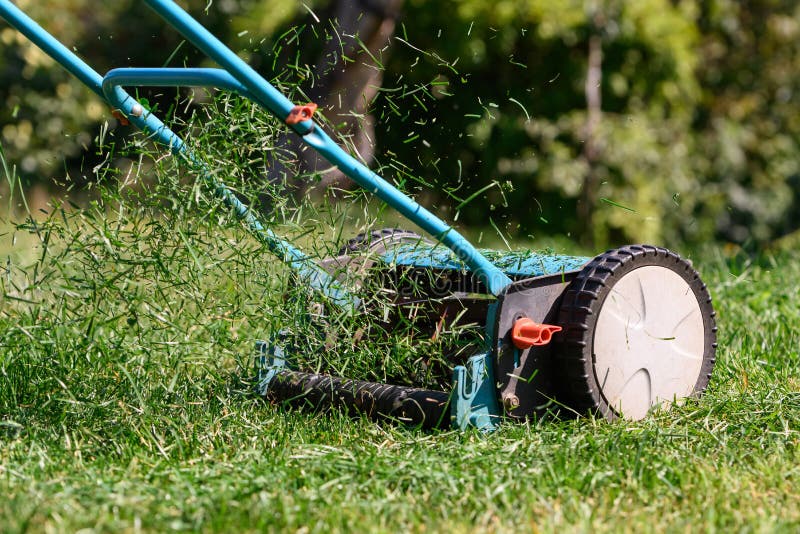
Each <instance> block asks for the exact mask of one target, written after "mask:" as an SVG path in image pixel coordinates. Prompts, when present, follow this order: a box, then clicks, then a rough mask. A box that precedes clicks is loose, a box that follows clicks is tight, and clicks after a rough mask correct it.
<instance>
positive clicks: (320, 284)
mask: <svg viewBox="0 0 800 534" xmlns="http://www.w3.org/2000/svg"><path fill="white" fill-rule="evenodd" d="M0 17H2V18H4V19H5V20H6V21H8V22H9V24H11V26H13V27H14V28H16V29H17V30H19V31H20V32H22V34H23V35H25V36H26V37H27V38H28V39H30V40H31V42H33V43H34V44H36V45H37V46H39V48H41V49H42V50H43V51H44V52H46V53H47V54H48V55H50V56H51V57H53V58H54V59H56V60H57V61H58V62H59V63H60V64H61V65H62V66H63V67H64V68H66V69H67V70H68V71H69V72H70V73H71V74H73V75H75V76H76V77H77V78H78V79H79V80H81V81H82V82H83V83H84V84H85V85H86V86H87V87H89V89H91V90H92V91H94V92H95V93H96V94H97V95H98V96H100V98H103V99H104V100H107V101H108V102H109V103H110V104H112V105H114V106H115V107H117V108H119V110H120V111H121V112H123V113H124V114H125V115H126V116H128V117H129V119H130V121H131V122H132V123H133V124H134V125H136V126H137V127H138V128H140V129H141V130H142V131H144V132H146V133H147V134H149V135H150V136H151V137H152V138H153V139H154V140H155V141H157V142H159V143H161V144H164V145H166V146H167V147H169V148H170V150H171V151H172V153H173V154H175V155H177V156H180V157H181V158H182V159H183V160H185V161H186V162H188V163H189V164H190V165H191V167H192V168H193V169H194V170H196V171H197V172H199V174H200V175H201V177H202V178H203V180H204V181H205V182H206V184H207V185H208V186H209V187H210V188H211V189H212V190H213V191H214V193H215V194H216V195H217V196H218V197H219V198H220V199H221V200H222V201H223V202H224V203H225V204H226V205H227V206H229V207H230V208H232V209H233V211H234V213H236V215H237V216H238V217H240V218H241V219H242V220H243V221H244V223H245V225H246V226H247V227H248V229H249V230H250V231H251V233H253V234H254V236H255V237H256V238H257V239H259V241H261V242H262V243H264V244H265V245H266V246H267V247H268V248H269V249H270V251H271V252H273V253H274V254H276V255H279V256H281V257H282V258H283V259H284V261H286V263H288V264H289V265H290V266H291V267H292V268H293V269H294V270H295V272H297V273H298V275H299V276H300V277H301V278H302V279H303V281H304V282H305V283H306V284H307V285H308V286H310V287H312V288H315V289H317V290H319V291H320V292H321V293H322V294H324V295H326V296H327V297H328V298H329V299H330V300H331V301H332V302H333V303H335V304H336V305H338V306H339V307H340V308H342V309H343V310H344V311H345V312H348V313H352V312H353V311H355V309H357V308H358V306H359V304H360V299H358V298H357V297H356V296H354V295H353V294H352V293H350V292H349V291H347V290H346V289H345V288H344V287H342V286H341V284H339V283H338V282H337V281H336V280H335V279H333V278H332V277H331V276H330V275H329V274H328V273H327V272H326V271H325V270H324V269H322V268H321V267H320V266H319V265H318V264H317V263H316V262H315V261H313V259H311V258H309V257H308V256H306V255H304V254H303V253H302V252H301V251H300V250H298V249H297V248H295V247H294V246H292V245H291V243H289V242H287V241H285V240H282V239H280V238H279V237H278V236H276V235H275V234H274V232H272V231H271V230H270V229H268V228H265V227H264V225H263V224H262V223H261V222H260V221H259V220H258V218H257V217H256V216H255V215H254V214H253V212H252V211H251V210H250V209H249V208H248V207H247V206H246V205H245V204H243V203H242V202H241V201H239V199H238V198H237V197H236V195H235V194H234V193H233V191H231V190H230V189H229V188H228V187H226V186H225V185H224V184H223V183H222V182H220V181H219V180H217V179H216V178H215V177H214V176H213V175H212V174H211V173H210V172H209V171H208V168H207V167H206V166H205V165H204V164H203V163H202V162H201V161H200V160H199V159H198V158H196V157H195V156H194V155H193V154H192V153H191V151H190V150H189V149H188V147H187V146H186V145H185V143H184V142H183V141H182V140H181V138H180V137H178V135H176V134H175V133H174V132H172V131H171V130H170V129H169V128H167V127H166V126H165V125H164V123H162V122H161V121H160V120H159V119H158V118H157V117H156V116H155V115H154V114H152V113H149V112H146V111H144V109H143V108H142V110H141V112H139V111H138V110H136V112H134V109H133V108H134V106H137V105H139V104H138V102H136V100H135V99H134V98H133V97H131V96H130V95H128V94H127V93H126V92H125V91H124V90H123V89H122V88H120V87H119V86H114V85H113V84H114V83H115V82H114V80H116V83H127V82H126V79H127V80H128V81H131V80H136V81H138V80H139V78H137V77H136V76H133V77H131V76H130V74H131V73H130V71H131V70H133V71H136V70H141V69H117V71H112V73H109V76H107V78H109V79H110V81H106V83H105V87H104V79H103V77H102V76H100V74H98V73H97V72H95V71H94V69H92V68H91V67H89V66H88V65H87V64H86V63H85V62H83V61H82V60H81V59H80V58H79V57H78V56H77V55H75V54H74V53H72V52H71V51H70V50H69V49H68V48H66V47H65V46H64V45H62V44H61V43H60V42H59V41H58V40H56V39H55V38H54V37H53V36H52V35H50V34H49V33H47V31H45V30H44V29H43V28H42V27H41V26H39V25H38V24H37V23H36V22H35V21H34V20H33V19H31V18H30V17H28V16H27V15H26V14H25V13H23V12H22V11H21V10H20V9H19V8H17V7H16V6H14V4H12V3H11V2H10V0H0ZM157 70H161V69H145V71H146V72H145V73H143V74H141V76H142V78H143V79H145V80H146V79H148V76H150V78H151V82H152V83H149V84H147V85H156V84H157V85H164V86H170V85H175V84H174V83H167V80H164V79H161V78H160V76H161V75H160V74H157V73H156V72H155V71H157ZM165 70H172V71H177V70H181V71H183V72H180V73H176V72H172V73H170V74H173V75H174V74H177V77H178V80H179V81H180V82H181V83H180V84H179V85H182V84H185V83H189V84H191V85H217V86H220V87H223V88H226V89H231V90H234V91H238V92H242V93H243V94H244V95H245V96H248V97H249V96H250V95H249V93H248V92H247V90H246V88H244V87H242V86H241V84H239V83H238V82H237V81H236V80H235V79H233V78H232V77H231V76H230V75H229V74H227V73H225V72H222V71H220V70H219V69H165ZM173 81H174V80H173ZM206 82H207V83H206ZM107 94H108V95H109V96H107ZM137 115H138V116H137Z"/></svg>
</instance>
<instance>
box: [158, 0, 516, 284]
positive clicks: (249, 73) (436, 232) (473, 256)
mask: <svg viewBox="0 0 800 534" xmlns="http://www.w3.org/2000/svg"><path fill="white" fill-rule="evenodd" d="M144 2H145V3H146V4H147V5H148V6H149V7H150V8H151V9H153V10H154V11H155V12H156V13H158V14H159V15H160V16H161V17H163V18H164V19H165V20H166V21H167V22H168V23H170V24H171V25H172V26H173V27H175V28H176V29H177V30H178V31H179V32H180V33H181V34H182V35H183V36H184V37H186V39H188V40H189V41H190V42H191V43H192V44H194V45H195V46H196V47H197V48H199V49H200V50H201V51H203V52H204V53H205V54H206V55H208V56H209V57H210V58H211V59H213V60H214V61H216V62H217V63H218V64H219V65H220V66H222V67H223V68H224V69H225V70H227V71H228V72H229V73H230V74H231V75H232V76H233V77H234V78H236V80H238V81H239V82H240V83H241V84H242V85H244V86H245V87H246V88H247V89H248V91H250V93H251V94H252V95H254V97H255V99H256V101H257V102H258V103H259V104H261V105H263V106H264V107H266V108H267V109H269V110H270V111H272V112H273V113H274V114H275V115H276V116H277V117H278V118H279V119H281V120H286V117H288V115H289V112H290V111H291V109H292V107H294V106H293V105H292V103H291V102H290V101H289V100H288V99H287V98H286V97H285V96H283V95H282V94H281V93H280V92H279V91H277V90H276V89H275V88H274V87H273V86H272V85H271V84H270V83H269V82H268V81H267V80H265V79H264V78H263V77H261V75H259V74H258V73H257V72H256V71H255V70H253V68H252V67H250V66H249V65H248V64H247V63H245V62H244V61H243V60H242V59H241V58H239V56H237V55H236V54H234V53H233V52H232V51H231V50H230V49H229V48H228V47H227V46H225V45H224V44H223V43H222V42H221V41H219V39H217V38H216V37H215V36H214V35H213V34H211V32H209V31H208V30H207V29H205V28H204V27H203V26H202V25H201V24H200V23H198V22H197V21H196V20H194V19H193V18H192V17H191V16H190V15H189V14H188V13H186V12H185V11H184V10H183V9H181V8H180V7H179V6H178V5H177V4H176V3H175V2H173V1H172V0H144ZM293 128H294V130H295V131H296V132H297V133H299V134H301V135H302V138H303V140H304V141H305V142H306V143H307V144H308V145H310V146H311V147H313V148H315V149H316V150H317V151H318V152H319V153H320V154H321V155H322V156H323V157H324V158H325V159H327V160H328V161H330V162H331V163H333V164H334V165H336V166H337V167H338V168H339V169H340V170H341V171H342V172H343V173H344V174H346V175H347V176H349V177H350V178H352V179H353V180H354V181H355V182H356V183H358V184H359V185H360V186H361V187H363V188H364V189H366V190H367V191H369V192H371V193H373V194H375V195H376V196H377V197H378V198H380V199H381V200H383V201H384V202H386V203H387V204H389V205H390V206H391V207H392V208H394V209H396V210H397V211H399V212H400V213H401V214H403V215H404V216H405V217H407V218H408V219H410V220H411V221H412V222H414V223H415V224H416V225H418V226H419V227H420V228H422V229H423V230H425V231H426V232H428V233H429V234H431V235H432V236H434V237H435V238H436V239H437V240H439V241H441V242H442V243H443V244H444V245H446V246H447V247H448V248H450V249H451V250H452V251H453V253H454V254H455V255H456V256H457V257H458V258H460V259H461V260H462V261H463V262H464V263H466V264H467V265H469V266H470V269H471V270H472V272H474V273H475V274H476V276H478V277H479V278H481V280H482V281H483V282H484V283H485V284H486V286H487V287H488V288H489V291H490V292H491V293H492V294H493V295H499V294H500V293H501V292H502V291H503V290H504V289H505V288H506V287H508V285H510V284H511V279H510V278H509V277H508V276H506V275H505V274H504V273H503V271H502V270H500V269H498V268H497V267H496V266H495V265H494V264H492V262H490V261H489V260H487V259H486V258H485V257H484V256H483V255H482V254H481V253H480V252H479V251H478V250H477V249H476V248H475V247H473V246H472V244H471V243H470V242H469V241H467V240H466V239H465V238H464V237H463V236H462V235H461V234H459V233H458V232H457V231H456V230H454V229H453V228H452V227H451V226H450V225H448V224H447V223H445V222H444V221H442V220H441V219H439V218H438V217H436V216H435V215H434V214H433V213H431V212H430V211H428V210H426V209H425V208H424V207H422V206H421V205H419V204H418V203H417V202H415V201H414V200H412V199H411V198H409V197H408V196H407V195H406V194H405V193H403V192H402V191H400V190H399V189H397V188H396V187H394V186H393V185H391V184H390V183H389V182H387V181H386V180H384V179H383V178H381V177H380V176H378V175H377V174H375V173H374V172H372V171H371V170H369V169H368V168H367V167H366V166H364V165H363V164H362V163H360V162H359V161H357V160H356V159H355V158H353V157H352V156H350V155H349V154H348V153H347V152H345V151H344V150H342V148H341V147H340V146H339V145H337V144H336V143H335V142H334V141H333V140H332V139H331V138H330V137H329V136H328V135H327V134H326V133H325V132H324V131H322V129H321V128H319V127H317V126H315V125H314V123H313V121H311V120H308V121H304V122H301V123H299V124H297V125H295V126H294V127H293Z"/></svg>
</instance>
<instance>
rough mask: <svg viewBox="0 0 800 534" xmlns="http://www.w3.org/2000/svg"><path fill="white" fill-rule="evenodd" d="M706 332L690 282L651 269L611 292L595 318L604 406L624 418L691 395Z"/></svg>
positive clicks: (625, 278)
mask: <svg viewBox="0 0 800 534" xmlns="http://www.w3.org/2000/svg"><path fill="white" fill-rule="evenodd" d="M704 348H705V329H704V325H703V315H702V311H701V309H700V304H699V302H698V300H697V297H696V296H695V294H694V292H693V291H692V288H691V287H690V286H689V283H688V282H687V281H686V280H685V279H684V278H683V277H681V276H680V275H679V274H678V273H676V272H675V271H673V270H672V269H668V268H666V267H661V266H656V265H648V266H644V267H639V268H637V269H634V270H632V271H630V272H628V273H626V274H625V275H623V276H622V277H621V278H620V279H619V280H618V281H617V282H616V283H615V284H614V285H613V287H611V288H610V291H609V293H608V295H607V296H606V298H605V300H604V302H603V304H602V306H601V307H600V310H599V312H598V316H597V323H596V327H595V332H594V343H593V367H594V373H595V380H596V381H597V384H598V386H599V389H600V393H601V395H602V396H603V398H604V399H605V401H606V403H607V404H608V405H609V406H610V407H611V409H612V410H614V411H615V412H616V413H617V415H620V416H622V417H624V418H626V419H642V418H643V417H645V416H646V415H647V413H648V412H649V411H650V409H651V408H653V407H663V406H665V405H667V406H668V405H669V403H671V402H673V401H675V400H679V399H681V398H685V397H687V396H689V395H691V394H692V393H693V391H694V388H695V385H696V384H697V380H698V377H699V375H700V372H701V369H702V366H703V354H704Z"/></svg>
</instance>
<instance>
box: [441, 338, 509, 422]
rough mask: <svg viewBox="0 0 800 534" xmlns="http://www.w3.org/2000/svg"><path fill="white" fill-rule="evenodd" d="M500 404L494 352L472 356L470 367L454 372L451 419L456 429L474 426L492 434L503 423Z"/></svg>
mask: <svg viewBox="0 0 800 534" xmlns="http://www.w3.org/2000/svg"><path fill="white" fill-rule="evenodd" d="M500 416H501V412H500V405H499V404H498V402H497V386H496V385H495V380H494V362H493V361H492V353H491V351H487V352H484V353H481V354H477V355H475V356H472V357H471V358H470V359H469V360H468V362H467V366H466V367H465V366H463V365H457V366H456V367H455V368H454V369H453V393H452V396H451V399H450V417H451V419H452V424H453V426H454V427H456V428H460V429H461V430H465V429H466V428H468V427H474V428H477V429H479V430H482V431H484V432H491V431H492V430H494V429H495V428H496V427H497V424H498V423H499V422H500Z"/></svg>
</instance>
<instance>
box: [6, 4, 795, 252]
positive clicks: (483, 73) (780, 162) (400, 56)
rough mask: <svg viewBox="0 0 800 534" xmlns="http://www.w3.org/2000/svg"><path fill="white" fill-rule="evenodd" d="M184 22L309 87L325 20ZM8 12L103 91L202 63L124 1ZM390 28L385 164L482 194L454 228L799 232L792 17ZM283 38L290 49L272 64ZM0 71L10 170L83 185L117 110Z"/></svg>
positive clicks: (762, 10) (446, 190)
mask: <svg viewBox="0 0 800 534" xmlns="http://www.w3.org/2000/svg"><path fill="white" fill-rule="evenodd" d="M182 4H183V5H184V6H186V7H188V8H189V9H190V11H191V12H193V13H194V14H195V15H196V16H198V17H199V18H200V20H201V21H202V22H203V23H204V24H206V25H207V26H208V27H209V28H210V29H211V30H212V31H213V32H215V33H216V34H217V35H219V36H220V37H221V38H222V39H223V41H225V42H227V43H229V44H230V45H231V46H232V47H233V48H234V49H236V50H237V51H241V52H242V54H244V55H245V56H247V57H248V59H249V60H250V61H251V63H252V64H253V65H254V66H256V67H257V68H258V69H259V70H260V71H261V72H262V73H263V74H265V75H267V77H273V76H278V75H284V76H287V77H288V78H291V79H292V80H295V81H300V82H301V88H303V89H305V90H308V89H309V88H310V87H311V86H312V85H313V82H314V77H313V75H312V74H311V70H312V69H311V68H310V67H309V65H313V63H314V61H317V60H319V58H318V57H315V54H316V53H318V51H319V50H320V49H321V47H322V44H323V42H324V40H325V39H326V38H327V37H329V36H330V33H331V28H330V27H329V26H326V23H325V18H324V16H323V15H324V13H326V10H329V9H330V8H331V7H332V4H333V0H329V1H326V0H314V1H308V2H305V3H301V2H295V1H294V0H226V1H224V2H223V1H217V2H210V3H209V2H207V0H191V1H187V2H182ZM19 5H20V6H21V7H22V8H24V9H25V10H26V11H28V12H29V13H30V15H31V16H33V17H34V18H35V19H36V20H38V21H40V22H41V24H42V25H43V26H45V28H47V29H48V30H50V31H51V32H53V33H54V34H55V35H56V36H58V37H59V38H60V39H61V40H62V41H63V42H65V43H67V44H68V45H69V46H70V47H71V48H74V49H75V50H77V51H78V53H79V54H80V55H81V56H82V57H84V58H85V59H86V60H87V61H88V62H89V63H90V64H91V65H93V66H95V68H97V70H99V71H101V72H103V71H105V70H107V69H109V68H112V67H119V66H161V65H164V64H167V63H169V64H170V65H173V66H175V65H180V64H187V65H198V64H201V63H203V61H204V60H203V59H202V58H201V57H200V56H199V55H198V54H196V53H195V52H193V51H192V50H191V47H189V46H181V40H180V37H179V36H178V35H177V34H176V33H175V32H173V31H172V30H170V29H168V28H166V27H165V26H164V25H163V23H162V22H161V21H160V20H158V19H157V18H156V17H155V16H154V15H153V14H151V13H150V12H149V10H147V9H146V8H145V7H144V6H143V5H142V4H141V3H140V2H138V1H135V0H124V1H118V2H110V3H103V6H102V9H98V4H97V2H93V1H90V0H52V1H48V2H34V1H32V0H21V1H20V2H19ZM598 13H599V14H601V15H602V24H601V25H600V27H599V32H600V35H601V37H602V43H603V63H602V69H603V78H602V86H601V91H602V102H603V118H602V121H601V123H600V130H599V133H598V140H599V143H600V147H601V151H600V159H599V162H598V164H597V168H596V172H597V173H598V175H599V177H600V186H599V189H598V191H597V198H594V199H593V203H594V208H595V218H594V223H593V224H592V225H591V228H582V227H581V226H580V223H579V221H578V220H577V219H576V217H575V216H574V213H575V212H576V204H577V202H578V200H579V197H580V190H581V187H582V181H583V178H584V176H585V175H586V173H587V161H586V159H585V157H584V156H583V144H584V141H585V123H586V114H587V111H586V100H585V96H584V82H585V78H586V67H587V48H588V39H589V37H590V35H591V33H592V32H593V31H596V30H595V29H593V28H594V26H593V21H594V20H596V19H595V17H596V16H597V14H598ZM320 18H321V19H322V22H318V21H317V20H318V19H320ZM399 22H400V24H399V25H398V29H397V32H396V34H395V39H393V41H392V44H391V47H390V48H389V49H387V50H386V55H385V56H381V58H380V59H379V61H380V67H381V68H384V69H385V74H384V84H383V89H382V91H381V92H380V93H379V96H378V97H377V98H376V99H375V101H374V102H373V103H372V108H373V110H374V114H375V116H376V118H377V123H378V126H377V138H376V143H377V144H378V149H377V151H376V159H377V161H378V163H379V164H383V165H391V164H392V163H393V162H402V163H403V164H404V165H405V166H406V167H404V169H405V171H407V172H409V173H410V174H412V175H415V176H419V177H421V179H420V180H419V181H418V183H420V184H423V185H424V187H419V188H418V189H417V190H416V192H423V191H424V193H425V194H426V195H427V197H426V199H425V200H426V202H427V203H428V204H430V205H442V206H447V205H450V206H452V205H454V204H457V203H458V202H457V200H458V199H459V198H465V197H467V196H469V195H470V194H471V193H473V192H475V191H479V190H481V189H483V188H485V187H486V188H487V189H486V191H485V192H484V193H482V194H481V195H479V196H478V198H476V199H475V200H474V201H473V202H472V203H471V204H470V205H469V206H468V209H465V210H463V212H462V213H460V214H459V217H460V219H459V220H460V221H461V222H463V223H465V224H467V225H469V226H475V227H479V228H480V227H488V223H489V221H488V220H487V215H486V214H487V213H489V214H490V216H491V218H492V222H493V223H495V224H496V225H497V226H499V227H500V228H501V229H502V230H504V231H506V232H508V233H510V234H511V235H517V236H527V235H532V236H534V237H538V236H540V235H544V234H565V235H570V236H572V237H573V238H575V237H580V238H581V239H583V240H584V241H588V242H595V243H598V244H620V243H622V242H631V241H644V242H652V243H658V244H667V245H673V246H675V245H676V244H680V243H687V242H688V243H700V242H706V241H709V240H721V241H731V242H736V243H751V244H765V243H769V242H771V241H773V240H775V239H776V238H778V237H780V236H782V235H784V234H788V233H791V232H793V231H794V230H796V229H797V228H798V226H800V208H799V207H798V206H800V204H799V203H798V202H799V201H800V198H798V197H799V196H800V193H799V192H798V182H799V181H800V178H799V177H800V172H799V171H798V166H799V165H800V158H798V155H797V154H798V150H797V148H798V146H797V145H798V139H799V138H800V119H798V117H800V113H798V111H800V110H798V102H797V97H796V94H797V92H798V81H797V80H798V78H797V76H796V75H795V73H796V72H797V71H798V69H797V66H798V61H800V60H798V57H800V56H799V55H798V53H797V52H798V47H799V46H800V45H799V44H798V43H800V40H798V35H799V34H800V7H798V6H797V4H796V3H795V2H789V1H776V0H747V1H742V2H734V1H732V0H709V1H702V2H701V1H692V0H675V1H671V0H603V1H600V0H598V1H577V0H565V1H562V2H549V1H546V0H501V1H492V2H489V1H486V0H458V1H456V0H437V1H431V0H407V1H406V2H405V3H404V4H403V8H402V11H401V14H400V18H399ZM287 31H290V32H292V35H293V36H295V38H294V39H293V40H287V44H286V45H285V46H283V45H282V46H280V47H277V48H273V47H275V44H276V43H277V42H278V41H279V36H281V35H284V36H285V35H286V32H287ZM284 40H286V39H284ZM176 50H177V53H175V52H176ZM350 59H352V60H355V61H372V59H371V58H369V57H367V56H366V55H365V54H360V55H357V57H355V58H350ZM0 61H2V64H0V65H1V66H0V100H1V101H2V102H4V104H3V105H2V106H0V142H2V144H3V147H4V149H5V151H6V155H7V157H8V159H9V160H10V161H12V162H15V163H17V164H18V165H19V170H20V173H21V175H22V177H23V178H24V179H25V180H26V181H27V182H28V183H33V182H40V183H45V184H50V185H55V186H56V187H59V186H58V185H57V184H62V186H64V184H66V182H64V180H63V177H64V175H65V174H68V175H70V177H71V180H70V181H69V184H75V183H78V184H81V183H83V182H85V181H89V180H91V172H90V171H91V169H92V168H93V166H94V165H95V164H97V163H98V162H99V160H98V159H97V158H98V156H97V155H96V150H94V149H93V146H92V145H93V143H94V139H95V138H96V135H97V132H98V129H99V125H100V124H101V123H102V122H103V121H106V120H109V113H108V110H107V109H105V107H104V106H103V105H102V104H100V103H99V102H98V101H97V99H96V98H95V97H94V96H93V95H91V94H90V93H89V92H88V91H87V90H85V89H83V88H81V86H80V84H79V83H78V82H77V81H75V80H72V79H71V78H70V77H69V76H68V75H67V74H66V73H64V72H63V71H62V70H61V69H60V68H59V67H58V66H57V65H55V64H54V63H53V62H52V61H50V60H49V59H48V58H46V57H45V56H44V55H43V54H41V53H40V52H38V51H37V50H36V49H35V47H33V45H31V44H30V43H28V42H27V41H26V40H25V39H24V38H22V37H21V36H19V35H17V34H16V33H15V32H14V31H12V30H11V29H9V28H7V27H3V28H2V29H0ZM287 67H291V68H289V69H288V70H287ZM287 72H288V73H289V74H288V75H287V74H286V73H287ZM64 158H67V160H66V162H64ZM494 182H496V183H497V184H498V185H497V186H491V184H492V183H494ZM487 186H488V187H487ZM439 197H443V198H439ZM453 197H455V200H454V198H453ZM440 201H441V202H440ZM620 206H624V208H623V207H620ZM626 208H627V209H626ZM442 209H443V211H441V214H442V215H444V216H445V217H449V218H452V217H453V216H454V214H453V213H452V212H448V211H446V209H445V208H442Z"/></svg>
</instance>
